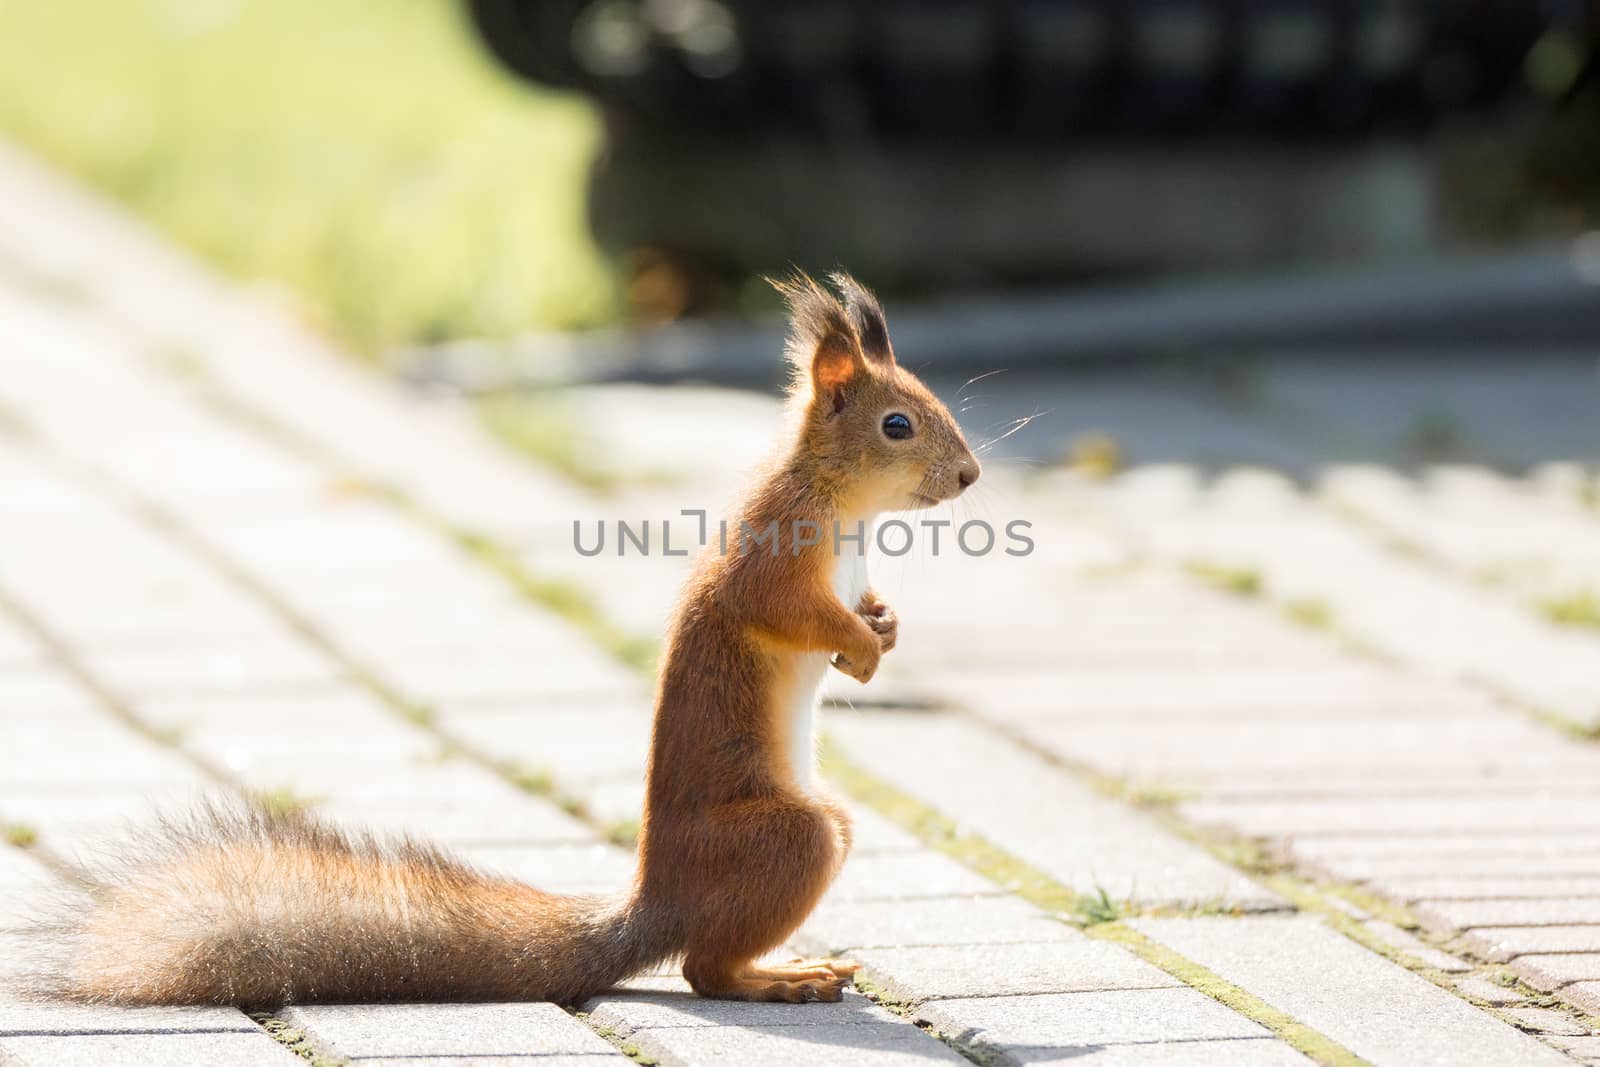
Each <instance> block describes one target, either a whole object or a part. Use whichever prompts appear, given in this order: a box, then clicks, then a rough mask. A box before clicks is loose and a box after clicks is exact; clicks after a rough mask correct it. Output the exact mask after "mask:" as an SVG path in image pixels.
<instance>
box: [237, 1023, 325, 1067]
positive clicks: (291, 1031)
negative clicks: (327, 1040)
mask: <svg viewBox="0 0 1600 1067" xmlns="http://www.w3.org/2000/svg"><path fill="white" fill-rule="evenodd" d="M250 1018H251V1019H253V1020H255V1023H256V1025H257V1026H259V1027H261V1029H263V1030H265V1031H266V1032H267V1036H268V1037H270V1038H272V1040H274V1041H276V1042H277V1043H278V1044H280V1045H282V1046H283V1047H284V1048H286V1049H288V1050H289V1051H290V1052H293V1053H294V1054H295V1055H296V1056H299V1057H300V1058H301V1059H303V1060H305V1061H306V1062H308V1063H310V1064H311V1065H312V1067H345V1065H346V1064H348V1063H349V1062H350V1061H349V1060H347V1059H345V1058H344V1057H343V1056H336V1055H334V1054H333V1053H331V1052H328V1051H326V1050H324V1049H322V1048H319V1047H318V1046H317V1045H316V1044H315V1043H314V1042H313V1041H312V1040H311V1038H310V1036H309V1035H307V1034H306V1032H305V1031H304V1030H302V1029H300V1028H299V1027H298V1026H295V1025H294V1024H293V1023H290V1022H287V1021H285V1020H283V1019H280V1018H278V1017H277V1016H276V1015H273V1014H272V1013H271V1012H252V1013H251V1015H250Z"/></svg>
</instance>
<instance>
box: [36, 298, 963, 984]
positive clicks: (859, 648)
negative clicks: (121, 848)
mask: <svg viewBox="0 0 1600 1067" xmlns="http://www.w3.org/2000/svg"><path fill="white" fill-rule="evenodd" d="M830 280H831V281H832V282H833V284H834V287H835V288H836V289H837V290H838V294H839V295H838V296H835V295H834V294H833V293H831V292H829V291H828V290H827V289H825V288H823V287H822V286H821V285H819V284H818V283H817V282H815V281H813V280H812V279H811V278H809V277H807V276H806V275H804V274H802V273H798V272H797V273H796V274H795V275H794V276H793V277H791V278H789V279H787V280H784V281H779V282H774V283H773V284H774V285H776V286H777V288H778V289H779V290H780V292H782V294H783V295H784V297H785V298H786V300H787V304H788V308H789V320H790V328H789V339H788V343H787V346H786V347H787V355H788V359H789V362H790V364H791V369H792V384H791V386H790V390H789V411H790V416H791V419H790V427H789V431H788V433H787V434H786V436H785V438H784V441H783V444H782V445H781V447H780V449H779V451H778V452H777V453H776V455H775V456H774V457H773V458H772V459H771V460H770V461H769V462H768V464H767V465H766V466H765V467H764V468H763V470H762V471H761V473H760V475H759V476H758V477H757V479H756V480H755V481H754V482H753V484H752V486H751V488H750V490H749V491H748V492H747V494H746V495H745V497H744V499H743V500H742V501H741V502H740V503H739V504H738V505H737V507H736V508H735V509H734V511H733V514H732V517H731V518H732V522H731V526H732V528H733V529H736V530H739V531H741V533H743V532H746V531H755V532H757V533H758V534H759V533H760V532H762V531H766V530H767V529H768V528H769V527H771V525H772V524H773V523H776V524H777V534H776V538H775V539H773V540H770V541H768V542H765V543H751V542H750V541H748V540H746V541H743V542H742V543H741V544H739V545H736V546H734V547H732V548H723V547H722V546H719V545H717V544H716V543H713V544H711V545H708V546H707V548H706V550H705V552H704V553H703V554H702V555H701V557H700V559H699V561H698V563H697V565H696V568H695V570H694V573H693V574H692V576H691V577H690V578H689V580H688V582H687V584H686V586H685V589H684V592H683V594H682V596H681V597H680V599H679V602H678V605H677V609H676V612H675V614H674V617H673V620H672V623H671V627H670V633H669V637H668V641H667V644H666V649H665V655H664V657H663V661H662V667H661V670H660V672H659V677H658V681H657V687H656V704H655V717H654V724H653V727H652V732H651V744H650V756H649V769H648V774H647V780H646V798H645V808H644V816H643V820H642V823H641V829H640V834H639V841H638V869H637V872H636V874H635V876H634V880H633V884H632V887H631V890H630V891H629V892H628V893H626V894H625V895H622V896H619V897H600V896H565V895H557V894H552V893H546V892H541V891H540V890H538V889H535V888H533V887H531V886H528V885H524V884H522V883H520V882H517V881H514V880H510V879H507V878H502V877H497V876H494V875H490V874H487V873H483V872H481V871H478V870H476V869H474V868H473V867H471V866H469V865H467V864H465V863H463V862H461V861H459V860H456V859H453V858H451V857H449V856H447V855H446V854H445V853H443V852H440V851H438V850H435V849H433V848H431V847H428V846H426V845H423V844H419V843H416V842H413V841H410V840H406V839H401V840H399V841H382V840H379V839H377V838H375V837H372V836H370V835H366V834H362V833H359V832H346V831H342V830H337V829H335V828H333V827H331V826H329V825H327V824H325V823H323V822H321V821H319V820H317V819H315V818H314V817H311V816H307V815H298V814H296V815H288V814H273V813H270V812H265V811H246V810H234V809H228V808H210V809H203V810H201V811H200V812H199V813H197V814H196V815H194V816H192V817H190V818H188V819H187V820H186V821H183V822H180V823H173V822H168V823H166V824H164V825H163V827H162V828H161V830H159V831H158V832H157V833H156V836H155V844H154V846H153V847H147V848H145V849H144V850H143V852H142V854H141V855H139V856H138V857H137V858H134V859H131V860H128V861H125V862H123V863H121V864H119V865H117V866H115V867H113V868H111V869H110V872H109V873H103V874H100V875H97V876H95V877H94V878H92V879H91V880H90V882H89V883H88V884H87V887H86V895H85V897H84V898H83V899H82V900H81V901H80V902H79V904H78V905H77V906H76V907H75V908H74V909H73V910H72V912H71V914H70V915H69V916H68V917H67V919H66V920H65V921H64V922H63V923H62V924H61V926H60V928H58V930H57V933H58V934H59V935H60V936H59V938H58V940H57V945H58V947H59V950H60V952H61V956H60V958H59V961H58V963H57V965H56V967H55V969H54V976H53V978H52V980H51V981H50V986H51V989H52V991H54V992H55V993H57V994H58V995H61V996H65V997H68V998H72V999H78V1000H89V1001H98V1002H106V1003H116V1004H143V1005H160V1004H234V1005H239V1006H241V1007H252V1008H254V1007H273V1006H278V1005H283V1004H288V1003H308V1002H372V1001H402V1000H405V1001H422V1000H433V1001H469V1000H478V1001H482V1000H502V1001H512V1000H547V1001H555V1002H558V1003H566V1004H574V1003H580V1002H582V1001H583V1000H585V999H587V998H588V997H590V996H593V995H595V994H598V993H601V992H604V991H605V990H607V989H609V988H611V987H613V986H615V985H616V984H617V983H619V982H621V981H623V980H624V979H626V978H628V977H630V976H632V975H635V974H638V973H640V972H642V971H645V970H648V969H650V968H653V967H656V966H659V965H661V964H663V963H665V962H667V961H669V960H681V962H682V970H683V974H684V977H685V978H686V979H687V980H688V982H689V984H690V986H691V987H692V988H693V989H694V990H695V992H697V993H698V994H700V995H702V996H706V997H716V998H725V999H732V1000H747V1001H791V1002H807V1001H837V1000H840V999H841V998H842V997H843V991H844V988H845V987H846V986H847V985H849V984H850V982H851V980H852V978H853V976H854V974H855V971H856V969H857V966H858V965H857V964H856V963H855V962H854V961H851V960H843V959H809V960H794V961H791V962H789V963H786V964H778V965H769V964H763V963H761V962H759V961H760V960H761V958H762V957H763V956H764V955H765V954H767V953H769V952H771V951H772V950H773V949H775V948H778V947H779V946H781V945H783V944H784V943H785V941H786V940H787V939H788V938H789V937H790V936H791V935H792V934H793V933H794V931H795V930H796V929H798V928H799V926H800V925H801V923H802V922H803V921H804V920H805V918H806V916H807V915H808V914H809V913H810V912H811V910H812V909H813V908H814V907H815V905H816V904H817V902H818V900H819V899H820V898H821V896H822V895H823V893H824V891H825V890H826V889H827V888H828V886H829V884H830V883H831V882H832V881H833V879H834V876H835V875H836V874H837V873H838V871H839V869H840V866H841V864H842V863H843V862H844V859H845V856H846V854H847V853H848V852H849V851H850V846H851V824H850V818H849V816H848V815H847V814H846V812H845V810H844V808H843V807H842V806H841V805H840V804H839V803H838V802H837V801H836V800H835V799H833V798H832V797H831V796H830V795H829V794H828V793H827V792H826V791H825V790H824V789H823V788H822V787H821V786H820V785H819V784H818V782H817V780H816V768H815V762H816V753H815V742H814V737H813V722H814V717H815V710H816V706H817V702H818V695H819V689H820V687H821V683H822V680H823V678H824V675H825V674H826V672H827V670H828V669H829V667H830V665H831V666H832V667H833V668H835V669H837V670H840V671H842V672H844V673H845V674H847V675H849V676H850V677H851V678H854V679H856V680H857V681H860V682H863V683H865V682H867V681H868V680H870V679H871V678H872V676H873V674H874V672H876V671H877V669H878V664H879V661H880V659H881V657H882V656H883V655H884V654H885V653H886V652H888V651H890V650H891V649H893V648H894V646H895V641H896V637H897V634H898V629H899V623H898V619H897V618H896V616H895V613H894V612H893V611H892V610H891V609H890V608H889V607H888V605H886V604H885V603H884V602H883V601H882V600H881V599H880V598H879V597H878V595H877V594H876V593H875V592H874V591H873V590H872V589H871V587H870V586H869V585H868V584H867V575H866V568H865V559H864V555H865V550H866V541H867V540H868V539H869V538H870V535H868V537H866V538H863V537H860V536H858V530H859V528H858V526H857V524H858V523H862V524H866V525H867V526H868V527H870V524H871V522H872V520H873V518H874V517H875V516H876V515H877V514H879V513H880V512H883V511H890V510H909V509H915V508H925V507H932V506H934V505H936V504H938V503H941V502H943V501H946V500H950V499H953V498H954V497H956V496H957V495H959V494H960V493H962V492H963V491H964V490H965V489H967V487H969V486H970V485H972V484H973V482H974V481H976V480H977V478H978V475H979V465H978V461H977V459H976V458H975V457H974V455H973V453H972V450H971V449H970V448H969V447H968V446H967V442H966V440H965V438H964V437H963V436H962V434H961V430H960V428H959V427H958V426H957V425H956V421H955V419H954V418H953V417H952V416H951V414H950V412H949V410H948V409H947V408H946V407H945V406H944V405H943V404H942V403H941V402H940V401H939V400H938V399H937V398H936V397H935V396H934V395H933V393H932V392H930V391H929V390H928V388H927V387H926V386H924V385H923V384H922V382H921V381H919V380H918V379H917V378H916V377H915V376H914V375H913V374H911V373H910V372H909V371H907V370H905V369H904V368H903V367H901V366H899V365H898V364H897V363H896V362H895V356H894V351H893V349H892V347H891V346H890V343H889V333H888V327H887V325H886V323H885V320H884V315H883V311H882V309H881V308H880V306H879V304H878V301H877V299H876V298H875V297H874V296H873V295H872V294H871V293H870V292H869V291H868V290H867V289H866V288H864V287H863V286H861V285H860V284H858V283H857V282H856V281H855V280H854V279H852V278H850V277H849V276H847V275H844V274H835V275H832V276H831V278H830ZM841 298H842V299H841ZM836 529H838V530H840V531H841V532H842V535H843V536H842V537H841V538H840V539H837V540H836V538H835V536H834V531H835V530H836ZM816 531H821V535H820V536H817V534H816ZM846 538H854V539H853V540H846Z"/></svg>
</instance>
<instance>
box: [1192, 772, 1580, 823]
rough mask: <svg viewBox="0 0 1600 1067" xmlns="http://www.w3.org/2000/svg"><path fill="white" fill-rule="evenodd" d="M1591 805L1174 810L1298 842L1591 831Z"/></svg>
mask: <svg viewBox="0 0 1600 1067" xmlns="http://www.w3.org/2000/svg"><path fill="white" fill-rule="evenodd" d="M1441 758H1447V757H1441ZM1592 804H1593V800H1592V798H1588V797H1584V796H1581V795H1573V796H1556V795H1552V794H1550V793H1545V794H1543V795H1540V796H1537V797H1529V798H1526V799H1523V800H1520V801H1518V802H1517V803H1515V804H1507V803H1504V802H1501V801H1476V800H1471V801H1453V802H1445V801H1439V800H1432V799H1422V800H1417V799H1409V798H1396V799H1382V798H1373V799H1368V800H1347V801H1295V800H1281V801H1275V802H1255V803H1249V802H1247V803H1236V804H1235V803H1220V802H1215V801H1199V802H1195V803H1190V804H1184V805H1183V806H1182V807H1181V808H1180V809H1179V810H1180V812H1181V813H1182V815H1183V816H1184V817H1185V818H1186V819H1190V820H1193V821H1194V822H1197V823H1201V824H1203V825H1218V826H1227V827H1229V828H1231V829H1233V830H1234V831H1235V832H1237V833H1241V834H1247V835H1250V836H1259V837H1281V836H1291V835H1292V836H1294V837H1295V838H1296V839H1299V838H1303V837H1310V836H1314V835H1316V834H1320V833H1347V832H1350V831H1352V830H1366V831H1369V832H1380V831H1382V832H1390V833H1394V832H1401V833H1407V832H1409V833H1425V832H1426V833H1440V832H1450V831H1463V830H1474V829H1481V830H1484V831H1488V832H1494V831H1512V832H1515V831H1519V830H1558V829H1573V830H1587V829H1589V828H1591V827H1592V826H1593V825H1594V816H1593V813H1592V811H1591V810H1590V807H1591V806H1592Z"/></svg>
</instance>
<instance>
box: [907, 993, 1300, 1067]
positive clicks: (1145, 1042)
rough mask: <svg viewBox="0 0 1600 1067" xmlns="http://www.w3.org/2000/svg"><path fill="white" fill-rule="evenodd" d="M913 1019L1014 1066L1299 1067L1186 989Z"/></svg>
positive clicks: (935, 1005) (1034, 1000) (962, 1003)
mask: <svg viewBox="0 0 1600 1067" xmlns="http://www.w3.org/2000/svg"><path fill="white" fill-rule="evenodd" d="M915 1017H916V1018H917V1020H918V1021H921V1022H926V1023H929V1024H931V1025H932V1026H933V1027H934V1028H935V1029H937V1030H938V1031H939V1032H940V1033H943V1034H947V1035H949V1036H951V1037H953V1038H955V1039H956V1040H957V1041H958V1042H960V1043H961V1044H963V1045H966V1046H969V1047H971V1048H973V1049H974V1050H975V1051H977V1053H978V1054H979V1055H980V1056H986V1055H987V1056H993V1055H998V1056H1001V1057H1003V1059H1004V1062H1007V1063H1014V1064H1032V1063H1054V1062H1061V1061H1065V1060H1070V1061H1072V1062H1074V1063H1076V1062H1079V1061H1081V1062H1083V1063H1086V1064H1087V1063H1094V1064H1099V1063H1110V1064H1124V1063H1128V1064H1131V1063H1155V1064H1174V1065H1176V1064H1187V1063H1196V1064H1204V1063H1215V1064H1219V1065H1220V1064H1224V1063H1239V1064H1247V1065H1249V1064H1257V1063H1259V1064H1263V1065H1265V1064H1290V1063H1293V1064H1304V1063H1308V1062H1309V1061H1307V1060H1306V1059H1305V1058H1304V1057H1302V1056H1300V1054H1299V1053H1297V1052H1295V1051H1294V1050H1293V1049H1290V1048H1289V1047H1288V1046H1286V1045H1284V1044H1282V1043H1281V1042H1279V1041H1278V1040H1276V1039H1275V1038H1273V1037H1272V1035H1271V1033H1270V1032H1269V1031H1268V1030H1267V1029H1266V1028H1265V1027H1263V1026H1261V1025H1260V1024H1258V1023H1255V1022H1252V1021H1251V1020H1249V1019H1247V1018H1245V1017H1244V1016H1243V1015H1240V1014H1238V1013H1237V1012H1234V1011H1232V1010H1230V1009H1228V1008H1226V1007H1224V1006H1222V1005H1221V1004H1219V1003H1217V1002H1216V1001H1214V1000H1212V999H1211V998H1210V997H1207V996H1206V995H1205V994H1203V993H1200V992H1197V991H1196V990H1193V989H1188V988H1177V989H1119V990H1109V991H1101V992H1089V993H1055V994H1043V995H1038V996H1017V997H984V998H981V999H972V1000H936V1001H931V1002H929V1003H927V1004H924V1005H922V1006H921V1007H920V1008H918V1009H917V1010H916V1013H915Z"/></svg>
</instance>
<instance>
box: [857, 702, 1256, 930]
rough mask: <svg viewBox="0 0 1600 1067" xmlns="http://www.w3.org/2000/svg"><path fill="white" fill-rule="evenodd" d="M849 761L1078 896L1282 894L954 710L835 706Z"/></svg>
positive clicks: (1233, 900) (1169, 899)
mask: <svg viewBox="0 0 1600 1067" xmlns="http://www.w3.org/2000/svg"><path fill="white" fill-rule="evenodd" d="M829 732H830V734H831V735H832V736H834V737H835V738H836V739H837V740H838V741H840V742H841V743H842V744H843V746H844V748H845V750H846V752H847V754H848V755H849V756H850V758H851V759H852V760H854V761H855V762H857V763H858V764H860V765H861V766H863V767H864V768H865V769H867V770H868V771H870V772H871V773H873V774H876V775H878V776H879V777H881V778H884V779H886V780H887V781H888V782H889V783H890V784H892V785H894V786H896V787H898V788H900V789H903V790H906V791H907V792H909V793H911V794H912V795H913V796H916V797H917V799H919V800H921V801H922V802H923V803H925V804H927V805H929V806H930V807H933V808H935V809H937V810H939V811H941V812H943V813H944V814H946V815H948V816H950V817H952V818H955V819H956V820H957V821H959V822H961V823H962V824H964V825H965V826H966V827H968V828H970V829H972V830H974V831H976V832H977V833H979V834H981V835H983V836H984V837H986V838H987V839H988V840H990V841H992V842H994V843H995V844H997V845H999V846H1000V847H1001V848H1004V849H1006V850H1007V851H1009V852H1011V853H1013V854H1015V855H1017V856H1019V857H1021V858H1023V859H1025V860H1027V861H1028V862H1029V863H1032V864H1033V865H1035V866H1037V867H1039V868H1041V869H1043V870H1044V871H1046V872H1048V873H1049V874H1051V875H1052V876H1054V877H1055V878H1057V879H1059V880H1060V881H1061V882H1063V883H1064V884H1066V885H1069V886H1071V887H1072V888H1073V889H1076V890H1078V891H1079V892H1082V893H1095V892H1097V891H1099V890H1100V889H1104V890H1105V891H1106V892H1107V893H1108V894H1109V895H1110V896H1111V897H1112V898H1113V899H1117V900H1123V899H1134V900H1137V901H1140V902H1143V903H1187V904H1199V903H1215V902H1218V901H1222V902H1227V903H1229V904H1233V905H1240V906H1246V907H1276V906H1280V905H1281V904H1282V900H1281V898H1279V897H1278V896H1277V895H1276V894H1274V893H1272V892H1271V891H1269V890H1267V889H1265V888H1263V887H1262V886H1260V885H1257V884H1256V883H1255V882H1253V881H1251V880H1250V879H1248V878H1246V877H1245V876H1243V875H1242V874H1240V873H1239V872H1238V871H1236V870H1234V869H1233V868H1231V867H1227V866H1224V865H1223V864H1222V863H1220V862H1218V861H1217V860H1215V859H1213V858H1212V857H1211V856H1209V855H1208V854H1206V853H1205V852H1204V851H1202V850H1201V849H1200V848H1199V847H1198V846H1195V845H1192V844H1189V843H1188V842H1185V841H1180V840H1177V839H1176V838H1173V837H1172V836H1170V835H1169V834H1167V833H1166V832H1165V831H1164V830H1162V829H1161V828H1160V827H1159V826H1157V825H1156V824H1155V822H1154V821H1153V820H1151V819H1148V818H1146V817H1145V816H1143V815H1140V814H1138V813H1136V812H1132V811H1130V810H1129V809H1128V808H1127V807H1125V806H1124V805H1122V804H1119V803H1116V802H1114V801H1111V800H1108V799H1106V798H1105V797H1102V796H1099V795H1097V794H1095V793H1094V792H1092V791H1091V790H1089V789H1088V788H1087V787H1086V786H1083V785H1080V784H1079V783H1077V782H1075V781H1073V780H1072V779H1070V778H1069V777H1067V776H1066V775H1065V774H1064V773H1062V771H1061V770H1060V769H1059V768H1055V767H1052V766H1050V765H1049V764H1047V763H1045V762H1044V761H1043V760H1042V759H1040V758H1039V757H1037V756H1035V755H1033V754H1031V753H1029V752H1026V751H1024V750H1022V749H1020V748H1018V747H1017V746H1016V745H1014V744H1012V743H1011V742H1009V741H1006V740H1004V739H1002V738H999V737H997V736H995V735H994V734H992V733H991V732H990V731H988V730H986V729H985V728H983V727H982V726H980V725H977V724H974V723H971V722H969V721H966V720H962V719H957V718H954V717H950V716H929V715H925V714H922V715H892V714H889V713H883V712H875V713H872V714H870V715H846V714H837V715H834V716H833V717H832V718H831V719H830V726H829Z"/></svg>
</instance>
